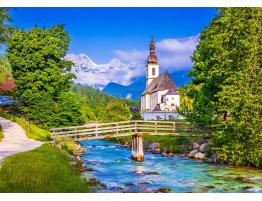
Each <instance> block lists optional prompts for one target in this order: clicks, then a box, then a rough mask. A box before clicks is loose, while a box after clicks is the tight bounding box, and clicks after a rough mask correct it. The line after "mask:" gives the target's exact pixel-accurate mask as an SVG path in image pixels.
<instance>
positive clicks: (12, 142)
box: [0, 117, 43, 162]
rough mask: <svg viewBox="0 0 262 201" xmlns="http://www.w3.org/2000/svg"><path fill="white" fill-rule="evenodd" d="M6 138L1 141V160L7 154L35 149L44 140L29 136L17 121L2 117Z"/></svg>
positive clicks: (0, 123) (0, 120) (0, 119)
mask: <svg viewBox="0 0 262 201" xmlns="http://www.w3.org/2000/svg"><path fill="white" fill-rule="evenodd" d="M0 125H1V127H2V129H3V134H4V138H3V139H2V140H1V141H0V162H1V161H2V160H3V159H4V158H5V157H7V156H10V155H12V154H16V153H19V152H25V151H29V150H32V149H35V148H37V147H39V146H41V145H42V144H43V142H40V141H36V140H32V139H29V138H27V136H26V134H25V131H24V129H23V128H21V127H20V126H19V125H18V124H17V123H15V122H12V121H10V120H7V119H5V118H3V117H0Z"/></svg>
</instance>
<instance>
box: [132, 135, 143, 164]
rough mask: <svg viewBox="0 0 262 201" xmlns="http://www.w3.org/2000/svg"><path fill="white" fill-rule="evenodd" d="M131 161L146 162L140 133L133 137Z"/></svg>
mask: <svg viewBox="0 0 262 201" xmlns="http://www.w3.org/2000/svg"><path fill="white" fill-rule="evenodd" d="M131 159H132V160H134V161H137V162H143V161H144V150H143V138H142V136H141V135H140V134H138V133H136V134H134V135H133V136H132V150H131Z"/></svg>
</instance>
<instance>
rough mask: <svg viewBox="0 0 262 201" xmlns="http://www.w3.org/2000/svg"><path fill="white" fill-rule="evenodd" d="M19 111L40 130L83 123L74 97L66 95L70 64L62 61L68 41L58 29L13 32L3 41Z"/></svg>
mask: <svg viewBox="0 0 262 201" xmlns="http://www.w3.org/2000/svg"><path fill="white" fill-rule="evenodd" d="M7 45H8V47H7V57H8V59H9V61H10V64H11V67H12V69H13V76H14V78H15V80H16V90H15V92H14V95H15V97H16V99H17V101H18V105H19V110H20V111H22V113H24V114H25V115H26V116H27V117H28V118H29V119H31V120H33V121H35V123H37V124H39V125H41V126H42V127H52V126H66V125H78V124H81V123H83V122H84V118H83V116H82V107H81V105H80V102H79V100H78V98H79V97H78V96H77V95H76V94H73V93H69V92H68V91H69V89H70V87H71V79H72V78H74V77H75V76H74V75H73V74H72V73H70V70H71V68H72V62H69V61H65V60H64V59H63V58H64V56H65V55H66V52H67V49H68V45H69V37H68V34H67V32H65V31H64V27H63V26H62V25H57V26H54V27H52V28H50V29H46V28H43V29H39V28H38V27H34V28H32V29H30V30H29V31H25V30H23V29H22V30H19V29H16V30H15V32H14V33H13V34H12V35H11V37H10V38H9V39H8V41H7Z"/></svg>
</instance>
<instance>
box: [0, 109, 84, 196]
mask: <svg viewBox="0 0 262 201" xmlns="http://www.w3.org/2000/svg"><path fill="white" fill-rule="evenodd" d="M1 116H4V117H5V118H8V119H10V120H13V121H14V122H16V123H18V124H19V125H20V126H21V127H22V128H23V129H24V132H25V133H26V135H27V137H30V138H33V139H41V140H42V141H48V139H50V133H49V131H47V130H44V129H41V128H39V127H37V126H36V125H34V124H33V123H29V122H27V121H25V120H23V119H21V118H18V117H14V116H12V115H10V114H6V113H5V114H4V115H3V114H2V113H1ZM13 135H15V133H13ZM14 146H15V145H14ZM14 148H15V147H14ZM12 150H14V149H12ZM83 151H84V150H83V148H81V146H80V145H78V144H76V143H73V142H70V143H62V144H58V145H54V144H51V143H49V142H46V143H45V144H44V145H42V146H41V147H39V148H36V149H34V150H32V151H27V152H22V153H18V154H14V155H11V156H8V157H6V158H5V159H4V160H3V161H2V163H1V164H0V167H1V169H0V192H43V193H44V192H54V193H55V192H64V193H66V192H76V193H79V192H89V185H88V183H87V182H86V180H85V178H83V177H81V174H80V172H81V170H80V167H82V163H81V160H80V158H79V154H80V153H82V152H83ZM77 155H78V157H77ZM78 158H79V159H78ZM28 170H30V171H28Z"/></svg>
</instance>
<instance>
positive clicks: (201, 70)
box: [187, 8, 262, 167]
mask: <svg viewBox="0 0 262 201" xmlns="http://www.w3.org/2000/svg"><path fill="white" fill-rule="evenodd" d="M261 17H262V10H261V8H220V9H218V14H217V17H216V18H215V19H214V20H213V21H212V22H211V24H210V25H209V26H208V27H207V28H206V29H205V30H204V31H203V32H202V33H201V35H200V43H199V45H198V46H197V48H196V51H195V52H194V54H193V57H192V59H193V61H194V67H193V69H192V71H191V73H190V75H191V76H192V77H193V80H192V83H191V84H190V85H189V86H188V87H187V90H188V92H189V94H190V96H191V97H192V98H193V110H194V114H195V117H196V118H202V119H204V120H208V121H212V120H218V121H220V122H221V131H219V132H217V133H216V135H215V136H214V138H213V150H214V151H215V152H216V154H217V156H218V157H219V159H220V160H222V161H228V162H232V163H234V164H237V165H252V166H256V167H259V166H260V167H262V132H261V130H262V129H261V117H262V96H261V93H262V86H261V83H262V82H261V77H262V68H261V52H262V51H261V47H262V44H261V30H262V24H261ZM203 117H204V118H203Z"/></svg>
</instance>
